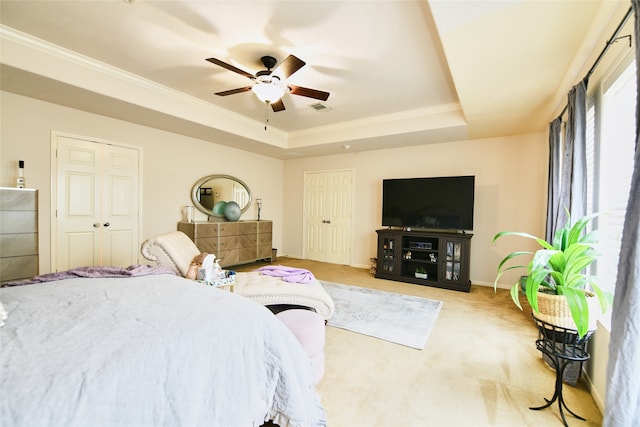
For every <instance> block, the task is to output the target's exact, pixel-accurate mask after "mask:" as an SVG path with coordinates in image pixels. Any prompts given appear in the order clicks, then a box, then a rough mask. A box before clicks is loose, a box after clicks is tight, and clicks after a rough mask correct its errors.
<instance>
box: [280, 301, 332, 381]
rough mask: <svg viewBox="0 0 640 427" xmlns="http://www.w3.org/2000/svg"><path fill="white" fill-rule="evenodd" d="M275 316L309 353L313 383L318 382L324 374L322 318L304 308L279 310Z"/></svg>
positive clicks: (323, 326) (323, 330) (323, 329)
mask: <svg viewBox="0 0 640 427" xmlns="http://www.w3.org/2000/svg"><path fill="white" fill-rule="evenodd" d="M276 317H277V318H278V319H280V320H281V321H282V323H284V324H285V325H286V326H287V327H288V328H289V330H290V331H291V332H293V335H295V337H296V338H297V339H298V341H299V342H300V344H301V345H302V348H303V349H304V351H305V352H306V353H307V354H308V355H309V358H310V359H311V368H312V370H313V383H314V384H318V383H319V382H320V380H321V379H322V377H323V375H324V340H325V335H324V333H325V325H324V318H323V317H322V316H320V315H319V314H318V313H315V312H313V311H311V310H304V309H292V310H285V311H281V312H280V313H278V314H276Z"/></svg>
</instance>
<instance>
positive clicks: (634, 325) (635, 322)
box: [603, 0, 640, 427]
mask: <svg viewBox="0 0 640 427" xmlns="http://www.w3.org/2000/svg"><path fill="white" fill-rule="evenodd" d="M631 5H632V8H633V14H634V19H635V23H634V29H635V31H634V37H635V47H636V81H637V83H638V84H637V91H638V93H637V95H636V100H637V101H636V145H635V156H634V169H633V176H632V178H631V192H630V193H629V202H628V204H627V212H626V216H625V222H624V228H623V232H622V246H621V248H620V262H619V265H618V278H617V281H616V291H615V292H616V293H615V297H614V301H613V313H612V318H611V337H610V342H609V366H608V369H607V378H608V382H607V397H606V411H605V416H604V423H603V424H604V426H605V427H627V426H635V425H638V422H639V420H640V376H639V375H638V368H639V367H640V77H639V76H640V72H638V71H637V70H640V60H639V58H640V47H638V43H639V42H640V22H639V16H638V15H639V8H640V0H632V1H631Z"/></svg>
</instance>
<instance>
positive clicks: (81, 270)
mask: <svg viewBox="0 0 640 427" xmlns="http://www.w3.org/2000/svg"><path fill="white" fill-rule="evenodd" d="M152 274H173V275H175V274H176V273H175V272H174V271H173V270H171V269H170V268H167V267H161V266H157V267H151V266H149V265H142V264H141V265H130V266H129V267H126V268H122V267H113V266H104V267H101V266H87V267H76V268H72V269H70V270H67V271H59V272H55V273H48V274H42V275H40V276H36V277H34V278H31V279H26V280H20V281H16V282H7V283H5V284H4V285H3V286H20V285H31V284H33V283H42V282H52V281H54V280H62V279H73V278H75V277H93V278H97V277H138V276H149V275H152Z"/></svg>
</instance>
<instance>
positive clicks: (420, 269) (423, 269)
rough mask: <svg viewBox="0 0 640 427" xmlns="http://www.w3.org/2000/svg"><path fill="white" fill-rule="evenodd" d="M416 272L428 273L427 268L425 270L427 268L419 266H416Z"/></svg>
mask: <svg viewBox="0 0 640 427" xmlns="http://www.w3.org/2000/svg"><path fill="white" fill-rule="evenodd" d="M416 273H419V274H426V273H427V270H425V268H424V267H418V268H416Z"/></svg>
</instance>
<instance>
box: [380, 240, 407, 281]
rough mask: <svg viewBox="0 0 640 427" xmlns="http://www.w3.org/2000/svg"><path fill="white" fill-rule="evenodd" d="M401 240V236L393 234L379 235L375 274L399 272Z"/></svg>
mask: <svg viewBox="0 0 640 427" xmlns="http://www.w3.org/2000/svg"><path fill="white" fill-rule="evenodd" d="M401 241H402V239H401V237H400V236H399V235H395V234H389V235H385V236H381V237H380V238H379V239H378V258H377V269H376V276H377V275H382V276H394V275H396V274H398V273H399V271H400V263H399V254H400V245H401Z"/></svg>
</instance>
